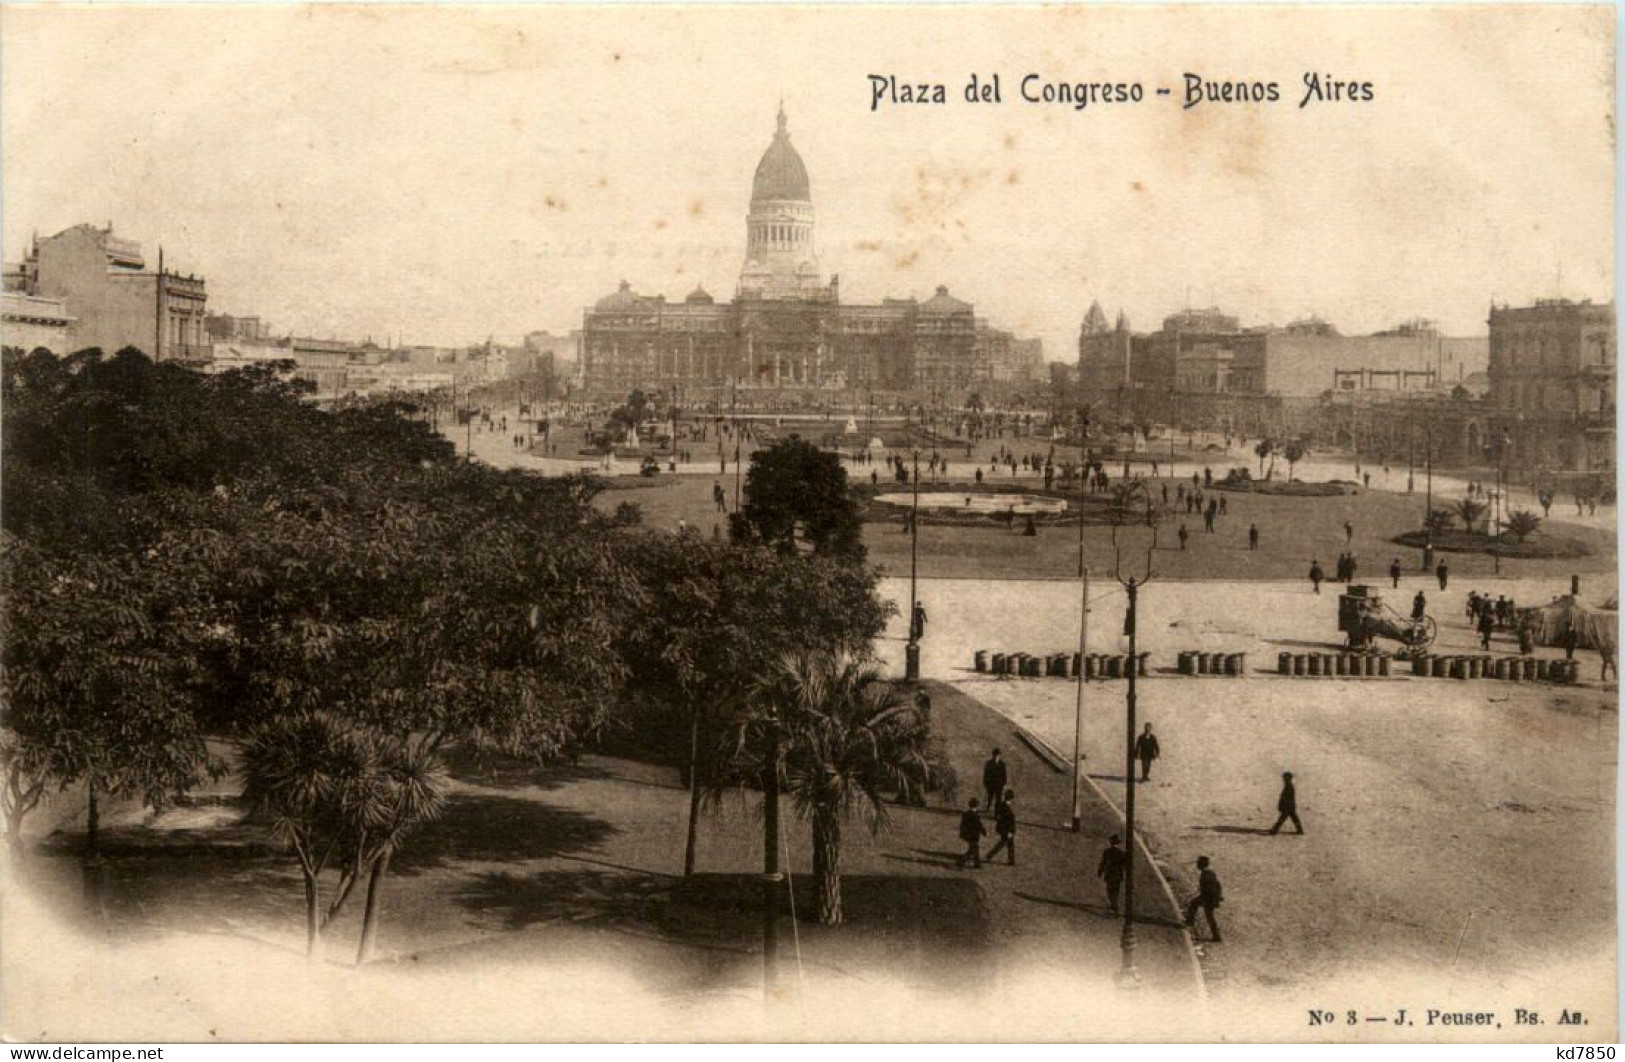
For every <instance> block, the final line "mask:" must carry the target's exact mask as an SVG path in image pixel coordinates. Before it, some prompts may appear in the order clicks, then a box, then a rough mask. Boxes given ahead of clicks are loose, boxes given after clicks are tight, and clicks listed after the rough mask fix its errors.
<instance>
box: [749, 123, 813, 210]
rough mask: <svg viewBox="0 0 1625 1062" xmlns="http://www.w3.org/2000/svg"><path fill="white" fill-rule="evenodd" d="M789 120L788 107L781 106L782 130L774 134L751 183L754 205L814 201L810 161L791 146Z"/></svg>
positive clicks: (780, 127) (751, 196) (780, 125)
mask: <svg viewBox="0 0 1625 1062" xmlns="http://www.w3.org/2000/svg"><path fill="white" fill-rule="evenodd" d="M788 124H789V123H788V120H787V119H786V118H785V116H784V107H783V106H782V105H781V106H780V107H779V130H778V132H776V133H774V134H773V143H771V144H769V145H768V146H767V151H765V152H764V153H763V154H762V161H761V162H758V163H757V164H756V179H755V181H754V182H753V183H752V184H751V188H750V201H751V203H752V205H754V204H756V203H765V202H767V201H769V200H773V199H793V200H796V201H798V202H803V203H808V202H811V201H812V186H811V184H810V183H809V182H808V180H807V165H806V163H804V162H802V161H801V156H800V155H799V154H798V153H797V152H796V149H795V148H793V147H791V146H790V131H789V128H788Z"/></svg>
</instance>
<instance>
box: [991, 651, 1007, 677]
mask: <svg viewBox="0 0 1625 1062" xmlns="http://www.w3.org/2000/svg"><path fill="white" fill-rule="evenodd" d="M1005 660H1006V657H1005V655H1004V654H1003V653H994V654H993V673H994V674H995V675H1002V674H1004V673H1005V670H1006V668H1005Z"/></svg>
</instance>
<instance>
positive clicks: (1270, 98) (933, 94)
mask: <svg viewBox="0 0 1625 1062" xmlns="http://www.w3.org/2000/svg"><path fill="white" fill-rule="evenodd" d="M1299 80H1300V82H1301V83H1302V85H1303V88H1302V91H1301V93H1299V92H1294V93H1293V94H1292V98H1296V99H1297V101H1298V106H1299V107H1307V106H1309V105H1310V104H1311V103H1370V102H1371V101H1372V100H1374V99H1376V97H1377V93H1376V89H1375V88H1374V87H1373V85H1372V83H1371V82H1369V81H1360V80H1350V79H1344V78H1339V77H1334V76H1333V75H1331V74H1326V73H1318V72H1315V71H1309V72H1307V73H1305V74H1304V75H1303V76H1302V77H1301V78H1300V79H1299ZM1005 87H1006V84H1005V80H1004V78H1003V76H1002V75H1000V74H991V75H989V76H987V77H983V76H982V75H980V74H972V75H970V77H969V79H968V80H967V81H966V82H965V87H964V91H963V92H962V93H959V94H950V93H949V91H948V85H947V83H946V82H940V81H920V80H914V79H910V78H900V77H898V76H897V75H896V74H870V75H869V110H871V111H878V110H879V109H880V107H881V105H882V104H888V105H891V106H903V105H909V104H913V105H924V106H930V105H933V104H936V105H942V104H946V103H948V102H949V101H950V100H957V99H958V98H960V97H961V96H962V97H963V99H964V101H965V102H966V103H995V104H997V103H1003V102H1004V100H1005ZM1014 87H1015V90H1016V91H1015V93H1014V97H1015V98H1016V99H1019V100H1020V101H1021V102H1023V103H1047V104H1060V105H1062V106H1066V107H1071V108H1072V109H1073V110H1075V111H1081V110H1085V109H1087V108H1088V107H1090V106H1097V107H1098V106H1104V105H1108V104H1119V103H1140V102H1143V101H1144V100H1145V99H1146V97H1147V96H1148V95H1152V96H1165V97H1174V98H1178V99H1179V100H1180V105H1181V107H1182V108H1183V109H1185V110H1190V109H1191V108H1192V107H1197V106H1201V105H1202V104H1221V105H1222V104H1237V103H1241V104H1273V103H1280V102H1281V101H1282V87H1281V83H1280V82H1279V81H1266V80H1262V79H1258V80H1246V79H1242V80H1232V79H1216V78H1208V77H1203V76H1202V75H1200V74H1183V75H1181V80H1180V88H1179V91H1178V93H1177V96H1176V93H1175V90H1173V89H1171V88H1165V87H1161V86H1158V87H1156V88H1154V89H1152V91H1151V92H1150V93H1147V92H1146V89H1145V86H1144V85H1143V84H1141V83H1140V82H1138V81H1067V80H1056V79H1051V78H1046V77H1045V76H1044V75H1042V74H1027V75H1024V76H1023V77H1022V78H1021V79H1020V80H1019V81H1017V82H1015V86H1014Z"/></svg>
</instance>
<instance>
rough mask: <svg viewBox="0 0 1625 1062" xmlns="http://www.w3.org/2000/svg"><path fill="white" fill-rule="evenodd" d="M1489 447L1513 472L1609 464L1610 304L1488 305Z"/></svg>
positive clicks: (1611, 388)
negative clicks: (1512, 468)
mask: <svg viewBox="0 0 1625 1062" xmlns="http://www.w3.org/2000/svg"><path fill="white" fill-rule="evenodd" d="M1489 325H1490V365H1489V380H1490V391H1489V400H1488V401H1489V405H1490V408H1491V410H1492V417H1493V422H1494V428H1493V432H1494V434H1493V435H1492V436H1491V443H1490V445H1491V446H1493V447H1496V448H1501V449H1504V451H1505V452H1504V453H1498V454H1497V455H1496V459H1497V461H1499V462H1501V463H1504V464H1506V465H1508V466H1510V467H1515V468H1519V469H1542V468H1543V469H1555V470H1560V471H1577V472H1589V471H1595V470H1601V469H1611V468H1613V467H1614V435H1615V425H1614V385H1615V379H1614V377H1615V373H1616V368H1615V360H1616V357H1617V354H1618V350H1617V347H1616V341H1617V336H1616V332H1615V322H1614V304H1613V303H1611V302H1610V303H1606V304H1594V303H1592V302H1590V301H1589V300H1588V301H1584V302H1575V301H1571V300H1569V299H1539V300H1537V301H1536V302H1535V303H1534V305H1532V306H1521V307H1512V306H1492V307H1491V308H1490V317H1489Z"/></svg>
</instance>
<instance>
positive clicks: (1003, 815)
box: [987, 789, 1016, 866]
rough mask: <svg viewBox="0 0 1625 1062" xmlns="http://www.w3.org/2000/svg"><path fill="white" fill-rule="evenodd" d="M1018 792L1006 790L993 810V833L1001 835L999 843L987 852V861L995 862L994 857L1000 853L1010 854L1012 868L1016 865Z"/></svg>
mask: <svg viewBox="0 0 1625 1062" xmlns="http://www.w3.org/2000/svg"><path fill="white" fill-rule="evenodd" d="M1015 799H1016V791H1015V790H1014V789H1006V790H1005V791H1004V798H1003V799H1002V800H1000V801H999V803H998V805H997V806H996V807H994V809H993V832H994V833H997V834H998V835H999V843H998V844H996V845H994V846H993V847H992V848H989V849H988V850H987V861H988V862H989V863H991V862H993V857H994V856H996V855H998V854H999V853H1000V852H1009V854H1010V864H1009V865H1010V866H1015V865H1016V806H1015Z"/></svg>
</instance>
